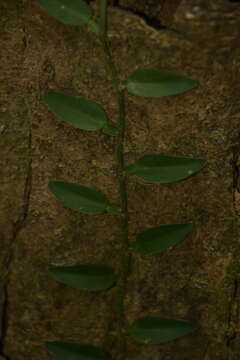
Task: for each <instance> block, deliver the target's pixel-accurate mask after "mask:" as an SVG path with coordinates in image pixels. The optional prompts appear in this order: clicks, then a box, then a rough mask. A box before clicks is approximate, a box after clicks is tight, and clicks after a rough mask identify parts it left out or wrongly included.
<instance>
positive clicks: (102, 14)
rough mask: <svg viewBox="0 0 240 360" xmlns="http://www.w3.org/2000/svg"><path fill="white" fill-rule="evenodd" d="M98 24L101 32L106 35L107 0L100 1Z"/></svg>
mask: <svg viewBox="0 0 240 360" xmlns="http://www.w3.org/2000/svg"><path fill="white" fill-rule="evenodd" d="M99 25H100V28H101V33H102V36H103V37H104V38H106V36H107V0H101V2H100V21H99Z"/></svg>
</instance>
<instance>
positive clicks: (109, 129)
mask: <svg viewBox="0 0 240 360" xmlns="http://www.w3.org/2000/svg"><path fill="white" fill-rule="evenodd" d="M102 131H103V132H104V133H105V134H108V135H112V136H117V134H118V127H117V126H116V125H115V124H111V123H107V124H106V125H105V126H104V127H103V128H102Z"/></svg>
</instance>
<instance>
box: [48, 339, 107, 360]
mask: <svg viewBox="0 0 240 360" xmlns="http://www.w3.org/2000/svg"><path fill="white" fill-rule="evenodd" d="M44 347H45V349H46V350H47V351H48V352H49V353H50V354H51V355H53V356H55V357H56V359H57V360H110V355H109V354H108V353H107V352H106V351H105V350H103V349H102V348H100V347H98V346H95V345H90V344H89V345H88V344H79V343H77V342H70V341H52V342H47V343H45V344H44Z"/></svg>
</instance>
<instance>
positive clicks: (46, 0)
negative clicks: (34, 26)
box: [37, 0, 92, 25]
mask: <svg viewBox="0 0 240 360" xmlns="http://www.w3.org/2000/svg"><path fill="white" fill-rule="evenodd" d="M37 2H38V4H39V5H41V6H42V7H43V8H44V9H45V10H46V11H47V12H48V13H49V14H50V15H52V16H54V17H55V18H56V19H57V20H60V21H61V22H63V23H64V24H71V25H84V24H86V23H87V22H88V21H89V20H90V17H91V15H92V11H91V8H90V7H89V6H88V5H87V4H86V3H85V1H83V0H71V1H69V0H37Z"/></svg>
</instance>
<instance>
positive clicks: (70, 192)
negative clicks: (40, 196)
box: [48, 181, 119, 214]
mask: <svg viewBox="0 0 240 360" xmlns="http://www.w3.org/2000/svg"><path fill="white" fill-rule="evenodd" d="M48 188H49V190H50V191H51V192H52V193H53V195H54V196H55V197H56V198H57V199H58V200H59V201H60V202H61V203H63V204H64V205H65V206H68V207H69V208H71V209H73V210H77V211H79V212H81V213H84V214H103V213H106V212H110V213H111V212H116V211H117V209H119V208H118V207H117V206H116V205H114V204H111V203H109V201H108V200H107V198H106V196H105V195H104V194H103V193H102V192H101V191H100V190H99V189H97V188H95V187H87V186H83V185H79V184H74V183H70V182H65V181H50V182H49V183H48Z"/></svg>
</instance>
